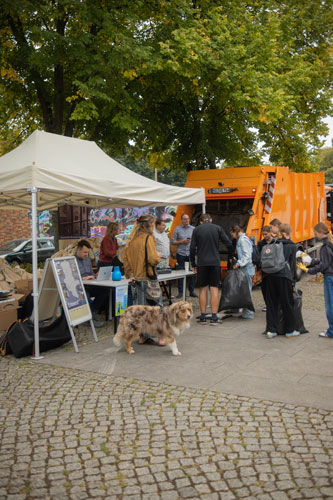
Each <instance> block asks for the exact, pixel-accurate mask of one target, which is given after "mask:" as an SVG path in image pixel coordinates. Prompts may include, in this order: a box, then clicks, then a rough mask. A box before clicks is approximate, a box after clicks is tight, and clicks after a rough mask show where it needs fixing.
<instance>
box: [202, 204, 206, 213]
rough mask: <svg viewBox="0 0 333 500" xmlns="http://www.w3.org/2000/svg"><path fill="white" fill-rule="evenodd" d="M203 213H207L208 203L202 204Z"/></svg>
mask: <svg viewBox="0 0 333 500" xmlns="http://www.w3.org/2000/svg"><path fill="white" fill-rule="evenodd" d="M202 213H203V214H205V213H206V203H203V204H202Z"/></svg>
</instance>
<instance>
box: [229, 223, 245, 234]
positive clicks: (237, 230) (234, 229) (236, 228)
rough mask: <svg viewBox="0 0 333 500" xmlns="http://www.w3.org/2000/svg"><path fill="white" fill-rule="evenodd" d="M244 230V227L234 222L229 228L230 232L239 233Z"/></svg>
mask: <svg viewBox="0 0 333 500" xmlns="http://www.w3.org/2000/svg"><path fill="white" fill-rule="evenodd" d="M241 232H243V230H242V228H241V227H240V226H239V225H238V224H234V225H233V226H231V227H230V228H229V233H236V234H239V233H241Z"/></svg>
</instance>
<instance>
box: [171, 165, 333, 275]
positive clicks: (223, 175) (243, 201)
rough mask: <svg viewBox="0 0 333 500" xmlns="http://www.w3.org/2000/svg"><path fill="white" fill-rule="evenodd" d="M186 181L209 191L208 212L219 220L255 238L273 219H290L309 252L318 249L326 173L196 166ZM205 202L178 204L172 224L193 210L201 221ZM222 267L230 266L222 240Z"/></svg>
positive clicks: (300, 244) (300, 243)
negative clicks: (315, 231)
mask: <svg viewBox="0 0 333 500" xmlns="http://www.w3.org/2000/svg"><path fill="white" fill-rule="evenodd" d="M185 185H186V187H197V188H199V187H203V188H205V193H206V207H205V211H206V213H209V214H210V215H211V216H212V218H213V222H214V223H215V224H218V225H220V226H222V227H223V229H224V230H225V231H226V232H227V234H228V232H229V228H230V226H232V225H233V224H239V225H240V226H241V228H242V229H243V231H245V232H246V234H247V236H249V237H250V238H251V239H252V240H253V242H254V243H257V242H258V241H259V240H260V239H261V238H262V234H261V233H262V228H263V226H265V225H268V224H269V222H270V221H271V220H273V219H279V220H280V221H281V222H283V223H287V224H290V225H291V227H292V228H293V234H292V239H293V241H294V242H295V243H296V244H297V247H298V249H303V250H305V251H307V252H308V253H311V252H312V251H314V250H316V249H317V245H316V242H315V239H314V236H313V226H314V225H315V224H317V223H318V222H325V223H328V224H329V227H330V222H328V220H327V206H326V205H327V200H326V193H327V190H325V178H324V173H322V172H315V173H295V172H291V171H290V170H289V168H288V167H279V166H255V167H234V168H224V169H216V170H196V171H192V172H189V173H188V177H187V181H186V184H185ZM202 210H203V208H202V205H198V206H196V205H194V206H186V205H182V206H178V209H177V213H176V216H175V218H174V220H173V224H172V226H171V230H170V234H171V236H172V233H173V230H174V228H175V227H176V226H177V225H179V224H180V223H181V220H180V217H181V215H182V214H184V213H188V214H189V215H190V217H191V219H192V225H194V226H196V225H198V222H199V217H200V215H201V213H202ZM220 255H221V267H222V268H224V269H226V267H227V249H226V248H225V247H224V246H223V245H222V244H221V247H220Z"/></svg>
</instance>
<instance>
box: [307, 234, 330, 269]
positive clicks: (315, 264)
mask: <svg viewBox="0 0 333 500" xmlns="http://www.w3.org/2000/svg"><path fill="white" fill-rule="evenodd" d="M322 242H323V246H322V247H321V249H320V259H319V260H318V259H312V261H311V267H309V269H308V274H317V273H323V275H324V276H333V244H332V243H331V242H330V241H328V238H324V239H323V240H322Z"/></svg>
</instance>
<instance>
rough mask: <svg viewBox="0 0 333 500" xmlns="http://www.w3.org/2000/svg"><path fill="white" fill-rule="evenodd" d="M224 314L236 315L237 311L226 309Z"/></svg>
mask: <svg viewBox="0 0 333 500" xmlns="http://www.w3.org/2000/svg"><path fill="white" fill-rule="evenodd" d="M224 312H225V314H238V313H239V309H228V310H227V311H224Z"/></svg>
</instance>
